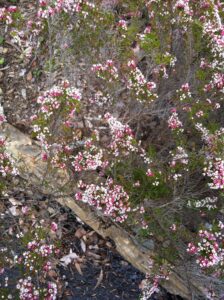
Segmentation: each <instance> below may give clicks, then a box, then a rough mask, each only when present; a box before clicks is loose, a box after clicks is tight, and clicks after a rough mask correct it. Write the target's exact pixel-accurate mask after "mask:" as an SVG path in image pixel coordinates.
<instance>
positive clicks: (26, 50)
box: [10, 29, 37, 59]
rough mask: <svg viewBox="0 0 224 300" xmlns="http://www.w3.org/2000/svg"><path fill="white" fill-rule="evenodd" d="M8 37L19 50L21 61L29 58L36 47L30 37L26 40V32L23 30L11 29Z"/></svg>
mask: <svg viewBox="0 0 224 300" xmlns="http://www.w3.org/2000/svg"><path fill="white" fill-rule="evenodd" d="M10 35H11V36H12V38H11V42H12V43H13V44H15V45H17V47H19V48H20V52H21V54H20V57H21V58H22V59H24V58H27V59H29V58H31V56H32V54H33V50H34V48H35V47H37V45H36V43H35V41H33V40H32V38H31V37H29V39H28V38H27V34H26V32H24V31H23V30H17V29H13V30H12V31H11V32H10Z"/></svg>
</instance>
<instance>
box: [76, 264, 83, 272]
mask: <svg viewBox="0 0 224 300" xmlns="http://www.w3.org/2000/svg"><path fill="white" fill-rule="evenodd" d="M75 267H76V270H77V271H78V272H79V274H80V275H83V273H82V270H81V266H80V264H79V263H78V262H75Z"/></svg>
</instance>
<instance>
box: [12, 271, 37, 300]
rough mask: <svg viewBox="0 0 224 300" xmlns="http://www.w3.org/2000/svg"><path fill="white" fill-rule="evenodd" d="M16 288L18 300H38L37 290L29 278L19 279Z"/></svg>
mask: <svg viewBox="0 0 224 300" xmlns="http://www.w3.org/2000/svg"><path fill="white" fill-rule="evenodd" d="M16 288H17V289H18V290H19V299H21V300H38V299H39V290H38V288H36V287H35V286H34V284H33V283H32V278H31V277H27V278H24V279H20V280H19V282H18V284H17V286H16Z"/></svg>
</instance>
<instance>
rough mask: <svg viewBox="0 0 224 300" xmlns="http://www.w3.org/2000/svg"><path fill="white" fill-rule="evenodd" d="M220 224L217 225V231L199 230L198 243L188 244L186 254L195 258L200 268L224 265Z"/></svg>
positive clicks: (223, 239)
mask: <svg viewBox="0 0 224 300" xmlns="http://www.w3.org/2000/svg"><path fill="white" fill-rule="evenodd" d="M223 228H224V225H223V223H222V222H219V224H218V230H215V231H212V230H200V231H199V239H200V241H199V242H198V243H197V244H196V245H195V244H194V243H189V244H188V248H187V252H188V253H190V254H194V255H196V256H197V263H198V264H199V265H200V267H202V268H209V267H215V266H217V265H223V263H224V249H223V242H224V235H223V233H222V230H223Z"/></svg>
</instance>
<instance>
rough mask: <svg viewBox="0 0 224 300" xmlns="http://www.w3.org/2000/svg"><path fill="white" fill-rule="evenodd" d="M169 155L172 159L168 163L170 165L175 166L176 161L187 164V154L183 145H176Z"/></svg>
mask: <svg viewBox="0 0 224 300" xmlns="http://www.w3.org/2000/svg"><path fill="white" fill-rule="evenodd" d="M171 155H172V161H171V163H170V165H171V166H172V167H175V166H176V163H177V162H178V163H181V164H183V165H187V164H188V154H187V152H186V150H185V149H184V148H183V147H180V146H178V147H177V149H176V151H175V153H171Z"/></svg>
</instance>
